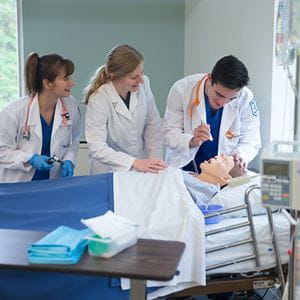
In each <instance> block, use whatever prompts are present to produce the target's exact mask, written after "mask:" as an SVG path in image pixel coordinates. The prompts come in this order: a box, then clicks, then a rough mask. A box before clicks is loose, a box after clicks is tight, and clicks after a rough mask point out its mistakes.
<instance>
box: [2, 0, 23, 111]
mask: <svg viewBox="0 0 300 300" xmlns="http://www.w3.org/2000/svg"><path fill="white" fill-rule="evenodd" d="M0 7H1V9H0V109H2V108H3V107H4V106H5V105H6V104H7V103H8V102H10V101H13V100H15V99H17V97H18V94H19V93H18V89H19V88H18V52H17V49H18V46H17V9H16V0H0Z"/></svg>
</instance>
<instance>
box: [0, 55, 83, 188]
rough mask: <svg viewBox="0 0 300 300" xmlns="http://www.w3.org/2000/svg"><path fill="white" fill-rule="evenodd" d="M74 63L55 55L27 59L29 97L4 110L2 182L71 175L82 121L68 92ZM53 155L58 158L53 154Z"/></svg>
mask: <svg viewBox="0 0 300 300" xmlns="http://www.w3.org/2000/svg"><path fill="white" fill-rule="evenodd" d="M73 71H74V64H73V62H72V61H70V60H68V59H64V58H62V57H61V56H59V55H57V54H49V55H44V56H42V57H39V56H38V54H36V53H32V54H31V55H30V56H29V57H28V59H27V62H26V67H25V79H26V88H27V91H28V96H26V97H23V98H21V99H19V100H16V101H14V102H12V103H10V104H9V105H7V106H6V107H5V108H4V109H3V110H2V111H1V113H0V182H1V183H2V182H19V181H31V180H41V179H51V178H58V177H65V176H72V175H73V169H74V165H75V159H76V155H77V153H78V149H79V139H80V129H81V120H80V114H79V110H78V106H77V104H76V102H75V100H74V99H73V98H72V97H71V96H70V90H71V88H72V86H73V85H74V82H73V80H72V78H71V75H72V73H73ZM53 155H55V157H56V158H57V159H58V160H59V162H54V160H53V159H52V160H51V159H50V157H52V156H53Z"/></svg>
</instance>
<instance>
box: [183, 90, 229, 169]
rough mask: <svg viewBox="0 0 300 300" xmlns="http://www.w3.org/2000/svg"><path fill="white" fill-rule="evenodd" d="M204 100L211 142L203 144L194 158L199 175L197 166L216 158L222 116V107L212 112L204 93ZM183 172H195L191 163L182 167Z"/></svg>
mask: <svg viewBox="0 0 300 300" xmlns="http://www.w3.org/2000/svg"><path fill="white" fill-rule="evenodd" d="M204 99H205V110H206V122H207V124H209V125H210V133H211V135H212V137H213V141H206V142H204V143H203V144H202V145H201V146H200V148H199V150H198V152H197V153H196V156H195V163H196V166H197V169H198V170H197V172H198V173H200V171H201V170H200V167H199V165H200V164H201V163H202V162H203V161H205V160H209V159H210V158H212V157H214V156H216V155H217V154H218V146H219V132H220V125H221V119H222V114H223V107H221V108H219V109H218V110H217V111H213V110H212V108H211V106H210V104H209V100H208V96H207V95H206V93H204ZM183 170H185V171H192V172H195V168H194V164H193V161H191V162H190V163H189V164H187V165H186V166H185V167H183Z"/></svg>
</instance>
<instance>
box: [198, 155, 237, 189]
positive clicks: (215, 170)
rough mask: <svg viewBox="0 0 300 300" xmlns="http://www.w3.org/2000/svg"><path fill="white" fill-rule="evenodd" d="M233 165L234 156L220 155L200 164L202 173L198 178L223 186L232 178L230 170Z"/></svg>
mask: <svg viewBox="0 0 300 300" xmlns="http://www.w3.org/2000/svg"><path fill="white" fill-rule="evenodd" d="M233 167H234V158H233V156H228V155H218V156H215V157H214V158H211V159H210V160H209V161H204V162H203V163H201V164H200V169H201V174H200V175H198V176H197V178H199V179H200V180H202V181H205V182H208V183H212V184H215V185H220V186H221V187H222V186H224V185H226V184H227V181H228V180H229V179H231V178H232V177H231V176H230V175H229V172H230V170H231V169H232V168H233Z"/></svg>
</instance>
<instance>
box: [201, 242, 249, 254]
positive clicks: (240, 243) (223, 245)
mask: <svg viewBox="0 0 300 300" xmlns="http://www.w3.org/2000/svg"><path fill="white" fill-rule="evenodd" d="M252 242H253V239H245V240H242V241H238V242H232V243H228V244H222V245H219V246H216V247H211V248H209V249H207V250H206V253H211V252H215V251H219V250H223V249H226V248H231V247H235V246H240V245H244V244H248V243H252Z"/></svg>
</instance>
